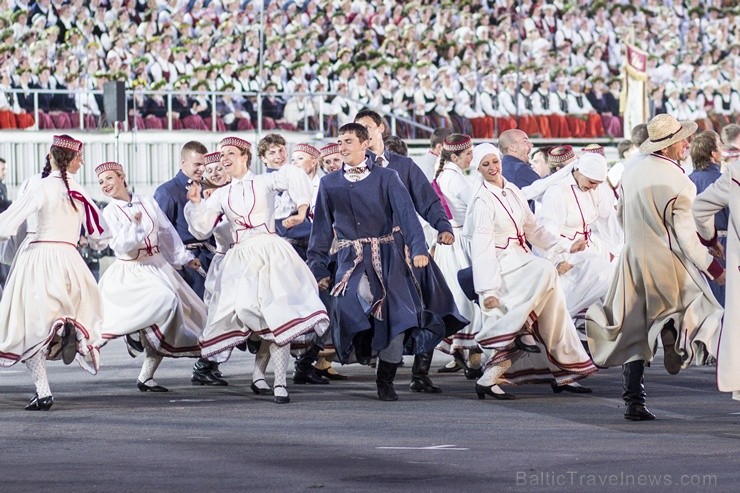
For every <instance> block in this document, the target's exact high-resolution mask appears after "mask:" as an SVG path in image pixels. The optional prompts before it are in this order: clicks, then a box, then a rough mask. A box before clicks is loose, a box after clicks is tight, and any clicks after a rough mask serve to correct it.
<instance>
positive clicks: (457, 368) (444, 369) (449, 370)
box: [437, 361, 463, 373]
mask: <svg viewBox="0 0 740 493" xmlns="http://www.w3.org/2000/svg"><path fill="white" fill-rule="evenodd" d="M462 369H463V367H462V366H460V364H458V362H457V361H455V366H452V367H447V366H443V367H442V368H440V369H438V370H437V373H455V372H458V371H460V370H462Z"/></svg>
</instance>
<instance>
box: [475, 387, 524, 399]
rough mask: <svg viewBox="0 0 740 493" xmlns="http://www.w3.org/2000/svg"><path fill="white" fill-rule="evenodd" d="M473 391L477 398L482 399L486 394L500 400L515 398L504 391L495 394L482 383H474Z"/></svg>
mask: <svg viewBox="0 0 740 493" xmlns="http://www.w3.org/2000/svg"><path fill="white" fill-rule="evenodd" d="M475 393H476V394H478V399H480V400H483V399H485V398H486V396H487V395H490V396H491V397H493V398H494V399H499V400H501V401H510V400H513V399H516V397H515V396H514V394H507V393H506V392H504V393H503V394H497V393H496V392H494V391H493V390H491V387H484V386H483V385H479V384H477V383H476V384H475Z"/></svg>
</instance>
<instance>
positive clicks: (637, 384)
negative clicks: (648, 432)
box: [622, 360, 655, 421]
mask: <svg viewBox="0 0 740 493" xmlns="http://www.w3.org/2000/svg"><path fill="white" fill-rule="evenodd" d="M644 374H645V362H644V361H642V360H640V361H630V362H629V363H625V364H624V365H622V377H623V385H624V393H623V394H622V399H624V402H625V403H626V404H627V410H626V411H625V412H624V419H628V420H630V421H650V420H653V419H655V415H654V414H653V413H651V412H650V411H648V409H647V408H646V407H645V396H646V394H645V385H644V384H643V375H644Z"/></svg>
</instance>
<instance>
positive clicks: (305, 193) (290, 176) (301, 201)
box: [268, 164, 313, 207]
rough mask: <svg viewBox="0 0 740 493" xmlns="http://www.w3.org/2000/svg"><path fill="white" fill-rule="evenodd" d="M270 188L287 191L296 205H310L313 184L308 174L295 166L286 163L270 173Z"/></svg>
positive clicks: (275, 190) (276, 190)
mask: <svg viewBox="0 0 740 493" xmlns="http://www.w3.org/2000/svg"><path fill="white" fill-rule="evenodd" d="M268 178H270V179H271V181H270V183H269V184H270V188H271V190H272V191H274V192H283V191H287V192H288V195H290V198H291V199H292V200H293V202H295V204H296V206H298V207H300V206H302V205H308V206H310V205H311V195H312V194H313V184H312V183H311V179H310V178H309V177H308V175H307V174H306V173H305V172H304V171H303V170H302V169H300V168H298V167H297V166H293V165H292V164H286V165H284V166H283V167H282V168H280V169H279V170H278V171H277V172H276V173H270V174H269V175H268Z"/></svg>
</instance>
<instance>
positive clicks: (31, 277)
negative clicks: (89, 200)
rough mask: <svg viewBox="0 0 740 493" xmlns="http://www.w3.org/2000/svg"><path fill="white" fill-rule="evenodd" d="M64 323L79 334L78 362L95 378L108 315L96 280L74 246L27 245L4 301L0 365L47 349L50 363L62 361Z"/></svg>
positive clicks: (0, 307) (0, 316) (0, 319)
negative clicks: (103, 330)
mask: <svg viewBox="0 0 740 493" xmlns="http://www.w3.org/2000/svg"><path fill="white" fill-rule="evenodd" d="M65 322H71V323H72V324H74V326H75V329H76V330H75V332H76V338H77V356H76V357H75V360H76V361H77V362H78V363H79V365H80V366H81V367H82V368H83V369H85V370H86V371H88V372H90V373H92V374H96V373H97V372H98V369H99V367H100V358H99V352H98V348H97V344H98V342H99V340H100V332H101V327H102V324H103V314H102V306H101V299H100V293H99V291H98V285H97V284H96V283H95V278H94V277H93V275H92V273H91V272H90V269H88V267H87V265H85V262H84V261H83V260H82V257H80V254H79V252H78V251H77V248H76V247H75V245H73V244H71V243H65V242H28V244H27V245H24V246H23V248H21V249H20V251H19V253H18V255H17V256H16V259H15V262H14V264H13V270H12V272H11V273H10V276H9V278H8V280H7V283H6V285H5V290H4V292H3V297H2V300H0V366H11V365H13V364H15V363H17V362H18V361H24V360H26V359H28V358H30V357H31V356H33V355H35V354H36V353H37V352H38V351H40V350H42V349H44V348H46V347H48V348H49V356H48V358H49V359H59V358H60V357H61V354H60V350H61V335H62V334H63V330H64V323H65Z"/></svg>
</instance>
